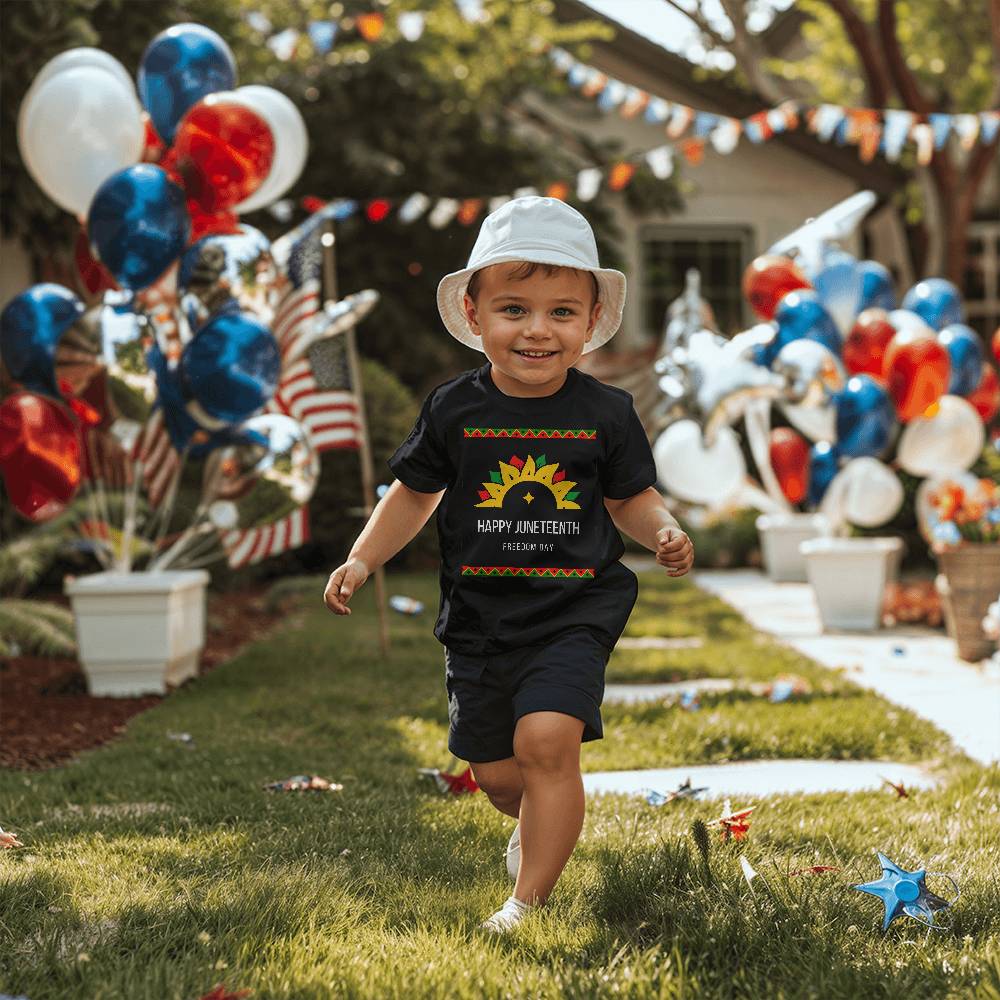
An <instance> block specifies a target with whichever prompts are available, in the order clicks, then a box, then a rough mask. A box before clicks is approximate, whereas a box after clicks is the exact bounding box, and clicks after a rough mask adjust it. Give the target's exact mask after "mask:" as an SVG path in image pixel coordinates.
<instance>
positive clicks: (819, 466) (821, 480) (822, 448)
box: [807, 441, 840, 507]
mask: <svg viewBox="0 0 1000 1000" xmlns="http://www.w3.org/2000/svg"><path fill="white" fill-rule="evenodd" d="M839 467H840V455H839V454H838V452H837V446H836V445H833V444H830V442H829V441H817V442H816V443H815V444H814V445H813V446H812V447H811V448H810V449H809V494H808V497H807V501H808V503H809V506H811V507H817V506H819V502H820V500H822V499H823V494H824V493H826V488H827V487H828V486H829V485H830V482H831V481H832V480H833V477H834V476H835V475H836V474H837V469H838V468H839Z"/></svg>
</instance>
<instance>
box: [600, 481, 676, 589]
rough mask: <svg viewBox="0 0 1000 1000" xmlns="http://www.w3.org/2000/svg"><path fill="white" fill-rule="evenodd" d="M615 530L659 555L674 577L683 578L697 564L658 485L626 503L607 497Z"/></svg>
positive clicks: (659, 560)
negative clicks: (622, 532) (657, 487)
mask: <svg viewBox="0 0 1000 1000" xmlns="http://www.w3.org/2000/svg"><path fill="white" fill-rule="evenodd" d="M604 506H605V507H607V509H608V513H609V514H610V515H611V520H612V521H614V522H615V527H617V528H618V529H619V530H620V531H624V532H625V534H627V535H629V536H630V537H632V538H634V539H635V540H636V541H637V542H639V544H640V545H645V546H646V548H647V549H649V550H650V551H651V552H655V553H656V561H657V562H658V563H660V564H661V565H663V566H666V567H667V569H668V570H669V571H670V574H671V575H672V576H683V575H684V574H685V573H686V572H687V571H688V570H689V569H690V568H691V566H692V565H693V564H694V546H693V545H692V544H691V539H690V538H688V536H687V535H686V534H685V533H684V531H683V530H682V529H681V526H680V525H679V524H678V523H677V521H676V519H675V518H674V516H673V514H671V513H670V511H669V510H667V505H666V504H665V503H664V502H663V497H662V496H660V493H659V491H658V490H657V489H656V487H655V486H650V487H648V488H647V489H645V490H643V491H642V492H641V493H636V494H635V496H631V497H627V498H626V499H624V500H612V499H611V498H610V497H605V498H604Z"/></svg>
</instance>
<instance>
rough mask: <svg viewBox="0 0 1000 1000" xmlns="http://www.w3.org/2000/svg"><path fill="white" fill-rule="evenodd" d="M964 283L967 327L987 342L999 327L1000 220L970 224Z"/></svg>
mask: <svg viewBox="0 0 1000 1000" xmlns="http://www.w3.org/2000/svg"><path fill="white" fill-rule="evenodd" d="M964 284H965V312H966V315H967V316H968V320H969V326H971V327H973V328H975V329H976V330H978V331H979V333H981V334H982V335H983V337H984V338H985V339H986V341H987V342H989V339H990V337H992V336H993V331H994V330H995V329H996V328H997V327H998V326H1000V222H973V223H972V224H971V225H970V226H969V234H968V256H967V257H966V260H965V283H964Z"/></svg>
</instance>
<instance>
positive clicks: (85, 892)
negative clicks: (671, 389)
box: [0, 573, 1000, 1000]
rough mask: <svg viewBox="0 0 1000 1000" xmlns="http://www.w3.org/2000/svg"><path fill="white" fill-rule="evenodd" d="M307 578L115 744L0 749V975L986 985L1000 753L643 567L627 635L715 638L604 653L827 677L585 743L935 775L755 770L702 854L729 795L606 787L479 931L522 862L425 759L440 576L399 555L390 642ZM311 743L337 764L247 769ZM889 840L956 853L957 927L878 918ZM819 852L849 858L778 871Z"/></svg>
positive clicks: (588, 759)
mask: <svg viewBox="0 0 1000 1000" xmlns="http://www.w3.org/2000/svg"><path fill="white" fill-rule="evenodd" d="M323 582H324V581H322V580H316V581H313V582H312V583H311V585H310V588H309V589H308V590H307V591H306V595H307V599H306V601H304V602H303V604H302V606H301V610H299V611H297V612H295V613H292V614H290V615H289V616H288V618H287V621H286V622H285V624H284V625H283V627H282V629H281V631H280V632H278V633H276V634H275V635H274V637H273V638H271V639H270V640H268V641H266V642H264V643H260V644H258V645H255V646H253V647H251V648H249V649H247V650H246V651H245V652H244V653H243V654H242V655H240V656H239V657H238V658H237V659H236V660H234V661H232V662H231V663H229V664H227V665H226V666H224V667H222V668H219V669H217V670H216V671H214V672H213V673H211V674H209V675H208V676H206V677H203V678H201V679H199V680H198V681H197V682H196V683H194V684H189V685H188V686H187V687H185V688H183V689H181V690H179V691H177V692H176V693H175V694H174V695H172V696H171V697H170V698H168V699H166V700H165V701H164V702H163V704H162V705H160V706H158V707H157V708H155V709H154V710H152V711H149V712H147V713H145V714H143V715H141V716H138V717H136V718H135V719H134V720H133V721H132V722H131V723H130V725H129V727H128V731H127V733H126V734H125V736H124V737H123V738H122V739H121V740H120V741H119V742H117V743H115V744H113V745H111V746H108V747H105V748H103V749H101V750H98V751H94V752H91V753H88V754H86V755H84V756H83V757H81V758H80V759H79V760H77V761H76V762H74V763H73V764H71V765H69V766H67V767H63V768H60V769H57V770H53V771H47V772H41V773H37V772H36V773H27V772H0V825H2V826H3V827H4V828H6V829H13V830H15V831H17V832H18V833H19V835H20V836H21V839H22V841H23V842H24V843H25V845H26V846H25V848H24V849H23V850H15V851H6V852H2V853H0V992H6V993H12V994H18V993H20V994H24V995H26V996H28V997H30V1000H46V998H57V997H58V998H73V1000H77V998H86V1000H91V998H94V1000H97V998H128V1000H143V998H150V1000H168V998H169V1000H173V998H176V1000H188V998H196V997H200V996H201V995H202V994H204V993H206V992H208V990H209V989H211V987H212V986H213V985H214V984H215V983H217V982H220V981H222V982H225V983H226V984H227V986H228V987H229V988H230V989H236V988H247V987H249V988H252V989H254V991H255V993H254V997H255V998H262V997H265V998H269V997H295V998H322V997H359V998H361V997H364V998H369V997H399V998H411V997H412V998H419V997H434V998H452V997H460V998H465V997H467V998H479V997H524V998H535V997H553V998H556V997H605V996H608V997H610V996H634V997H747V998H750V997H753V998H761V997H768V998H770V997H817V998H829V997H838V998H839V997H843V998H852V1000H853V998H856V997H864V998H867V997H897V996H898V997H906V998H912V997H967V996H982V997H992V998H994V1000H998V998H1000V957H998V956H1000V917H998V910H1000V878H998V872H1000V837H998V831H1000V806H998V801H1000V794H998V793H1000V770H998V769H997V768H991V769H985V768H981V767H979V766H977V765H975V764H974V763H972V762H970V761H969V760H967V759H966V758H964V757H963V756H962V755H961V754H959V753H957V752H956V751H955V749H954V748H953V747H952V746H951V745H950V743H949V742H948V740H947V738H946V737H945V736H943V735H942V734H941V733H940V732H938V731H937V730H935V729H934V728H933V727H931V726H930V725H929V724H927V723H925V722H922V721H920V720H918V719H917V718H915V717H914V716H913V715H911V714H910V713H908V712H906V711H905V710H903V709H898V708H894V707H893V706H891V705H889V704H888V703H886V702H885V701H883V700H881V699H879V698H877V697H876V696H874V695H871V694H868V693H866V692H863V691H861V690H859V689H858V688H856V687H855V686H853V685H852V684H851V683H850V682H849V681H848V680H847V679H846V678H845V677H843V676H841V675H840V674H837V673H835V672H831V671H827V670H824V669H823V668H821V667H819V666H817V665H816V664H814V663H812V662H811V661H809V660H807V659H805V658H803V657H801V656H799V655H797V654H795V653H793V652H791V651H789V650H787V649H785V648H783V647H779V646H777V645H775V644H773V643H772V642H771V641H770V640H768V639H766V638H765V637H762V636H760V635H759V634H757V633H755V632H754V631H753V630H752V629H750V628H749V627H748V626H747V625H746V624H745V623H744V622H743V621H742V619H740V618H739V617H738V616H737V615H736V614H735V613H734V612H732V611H730V610H729V609H728V608H727V607H726V606H725V605H723V604H721V603H720V602H719V601H717V600H716V599H714V598H712V597H709V596H707V595H705V594H702V593H701V592H699V591H698V590H696V589H695V588H694V587H693V586H691V585H690V583H688V582H687V581H684V580H671V579H669V578H667V577H665V576H664V575H659V574H656V573H646V574H641V576H640V601H639V604H638V605H637V606H636V609H635V612H634V613H633V616H632V620H631V622H630V624H629V629H628V633H627V634H629V635H652V634H657V635H667V636H685V635H697V636H703V637H705V639H706V642H705V644H704V645H703V646H702V647H701V648H698V649H676V650H674V649H670V650H631V649H618V650H616V651H615V653H614V655H613V657H612V660H611V663H610V666H609V672H608V680H609V681H625V680H640V679H641V680H670V679H674V678H677V677H682V678H691V677H698V676H729V677H736V678H744V679H747V680H762V679H767V678H770V677H774V676H776V675H778V674H782V673H785V674H787V673H795V674H799V675H801V676H803V677H806V678H807V679H808V680H809V681H810V683H811V684H812V686H813V692H814V693H813V694H812V695H810V696H808V697H806V698H803V699H800V700H797V701H793V702H788V703H784V704H780V705H771V704H769V703H768V702H766V700H764V699H751V698H749V697H748V696H747V695H746V694H744V693H741V692H733V693H730V694H725V695H720V696H711V697H709V696H706V697H705V698H703V700H702V704H703V708H702V710H701V711H699V712H696V713H687V712H684V711H682V710H681V709H679V708H676V707H667V706H664V705H645V706H607V707H606V709H605V712H604V716H605V730H606V738H605V739H604V740H603V741H597V742H594V743H588V744H586V745H585V746H584V748H583V764H584V768H585V769H586V770H604V769H613V768H631V767H637V766H657V765H663V766H667V765H674V764H679V763H683V762H690V763H696V762H705V761H718V760H724V759H730V760H736V759H749V758H755V757H758V758H760V757H775V756H779V757H780V756H788V757H791V756H807V757H820V756H826V757H842V758H857V757H897V758H899V759H904V760H922V761H931V762H934V764H935V765H936V767H937V768H938V770H939V773H940V775H941V777H942V779H943V780H942V784H941V786H940V787H939V788H938V789H936V790H935V791H932V792H931V791H928V792H918V793H914V794H913V795H912V796H911V797H910V798H908V799H897V798H896V797H895V795H894V794H892V793H891V792H885V793H865V794H857V795H841V794H836V795H818V796H799V795H791V796H784V797H772V798H768V799H767V800H765V801H763V802H760V803H757V806H758V808H757V810H756V812H755V814H754V818H753V823H752V826H751V832H750V837H749V839H748V840H747V841H744V842H741V843H738V844H723V843H721V842H718V841H716V840H713V841H712V847H711V851H710V854H709V857H708V861H707V864H706V863H705V861H704V859H703V857H702V855H701V853H700V852H699V850H698V849H697V848H696V846H695V843H694V840H693V838H692V835H691V827H692V823H693V822H694V821H695V820H697V819H702V820H708V819H711V818H713V817H714V816H716V815H718V811H719V808H718V804H717V803H716V804H713V803H711V802H679V803H675V804H673V805H669V806H666V807H663V808H660V809H654V808H653V807H650V806H648V805H647V804H646V803H645V802H644V801H643V800H641V799H637V798H628V797H624V796H609V797H606V798H603V799H599V800H592V801H591V802H589V803H588V814H587V819H586V823H585V826H584V831H583V836H582V838H581V842H580V845H579V847H578V848H577V851H576V853H575V854H574V856H573V858H572V859H571V861H570V864H569V866H568V867H567V869H566V872H565V873H564V875H563V878H562V880H561V881H560V883H559V885H558V886H557V889H556V892H555V894H554V895H553V897H552V899H551V901H550V903H549V905H547V906H546V907H545V908H544V909H543V910H542V911H541V912H539V913H538V914H537V915H536V917H534V918H533V920H532V921H531V922H530V924H529V925H527V926H523V927H522V928H519V929H518V931H517V933H516V935H515V936H513V937H511V938H509V939H506V940H494V939H490V938H484V937H482V936H481V935H480V934H479V933H478V932H477V931H476V925H477V924H478V923H479V922H480V921H481V920H482V919H483V918H484V917H485V916H487V915H489V913H491V912H492V911H493V910H494V909H495V908H496V906H497V905H498V904H499V903H500V902H502V900H503V899H504V898H505V897H506V895H507V894H508V893H509V891H510V883H509V881H508V880H507V876H506V872H505V869H504V866H503V861H502V852H503V848H504V846H505V844H506V839H507V836H508V834H509V831H510V827H511V821H510V820H509V819H508V818H506V817H502V816H501V815H500V814H498V813H497V812H496V811H494V810H493V808H492V807H491V806H490V805H489V803H488V801H487V800H486V798H485V796H484V795H482V794H481V793H479V794H476V795H472V796H464V797H460V798H450V797H449V798H444V797H441V796H439V795H438V794H436V793H435V792H434V791H433V790H432V788H431V785H430V784H429V783H428V782H426V781H425V780H422V779H420V778H418V776H417V774H416V768H418V767H421V766H444V765H445V764H447V762H448V753H447V749H446V734H447V712H446V704H445V696H444V685H443V674H444V665H443V657H442V652H441V647H440V645H439V644H438V643H437V641H436V640H435V639H434V638H433V636H432V635H431V628H432V624H433V610H434V609H435V608H436V586H437V582H436V577H434V576H433V575H430V574H427V575H419V576H417V575H414V576H405V575H395V576H391V577H390V578H389V592H390V593H405V594H410V595H413V596H415V597H418V598H420V599H422V600H424V601H425V602H426V603H427V605H428V610H427V611H425V612H424V614H423V615H421V616H418V617H416V618H404V617H401V616H399V615H396V614H394V613H393V614H392V618H391V625H392V637H393V647H392V650H391V652H390V654H389V655H388V656H387V657H384V656H382V654H381V653H380V652H379V649H378V642H377V637H376V631H375V629H374V627H373V626H374V622H375V614H374V603H373V602H374V588H373V587H366V588H365V589H364V590H362V591H361V592H360V593H359V594H358V595H356V596H355V598H354V599H353V601H352V608H353V609H354V614H353V615H351V616H350V617H347V618H335V617H334V616H333V615H330V614H329V613H328V612H326V611H325V609H324V608H323V607H322V604H321V596H320V595H321V590H322V583H323ZM171 730H174V731H177V730H181V731H186V732H189V733H191V734H192V735H193V736H194V738H195V741H196V746H195V747H194V748H193V749H191V748H187V747H185V746H183V745H182V744H180V743H178V742H176V741H173V740H170V739H168V738H167V735H166V734H167V732H168V731H171ZM298 773H316V774H320V775H323V776H324V777H327V778H330V779H333V780H337V781H341V782H343V784H344V789H343V791H341V792H337V793H331V794H322V793H318V794H312V795H295V794H278V795H276V794H271V793H266V792H264V791H263V790H262V789H261V785H262V784H264V783H265V782H267V781H273V780H277V779H280V778H285V777H288V776H289V775H292V774H298ZM733 804H734V805H745V804H750V803H743V802H740V803H735V802H734V803H733ZM876 848H877V849H880V850H882V851H883V852H885V853H886V854H888V855H889V857H891V858H893V860H895V861H896V862H897V863H899V864H900V865H902V866H903V867H906V868H916V867H918V866H926V867H927V868H929V869H931V870H934V871H945V872H949V873H952V874H954V875H955V876H956V877H957V878H958V879H959V881H960V883H961V887H962V897H961V899H960V901H959V903H958V905H957V906H956V907H955V908H954V909H953V910H952V911H949V912H948V913H946V914H945V916H946V917H950V918H951V927H950V929H949V930H947V931H945V932H938V933H933V934H930V935H928V933H927V932H925V931H922V929H921V928H920V927H919V926H918V925H916V924H914V923H913V922H911V921H909V920H903V919H900V920H898V921H897V922H896V923H895V924H894V925H893V927H892V928H891V929H890V931H889V933H888V934H887V935H885V936H883V935H882V933H881V932H880V930H879V926H880V922H881V912H882V907H881V904H880V903H879V901H878V900H876V899H874V898H873V897H870V896H865V895H862V894H861V893H858V892H854V891H852V890H851V889H850V888H849V885H850V884H851V883H853V882H861V881H870V880H873V879H875V878H877V877H878V875H879V872H878V866H877V862H876V860H875V857H874V855H873V854H872V851H873V849H876ZM741 854H745V855H746V857H747V858H748V859H749V860H750V862H751V863H752V864H753V865H754V867H755V868H756V869H757V870H758V872H759V873H760V876H761V878H759V879H758V880H756V881H755V882H754V890H755V891H751V889H750V887H749V886H748V885H747V883H746V881H745V880H744V877H743V874H742V872H741V869H740V866H739V861H738V859H739V856H740V855H741ZM817 863H823V864H831V865H838V866H840V867H841V868H842V869H843V870H842V871H840V872H836V873H833V874H828V875H824V876H798V877H789V876H788V875H787V872H788V871H789V870H790V869H793V868H796V867H802V866H805V865H812V864H817Z"/></svg>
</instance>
